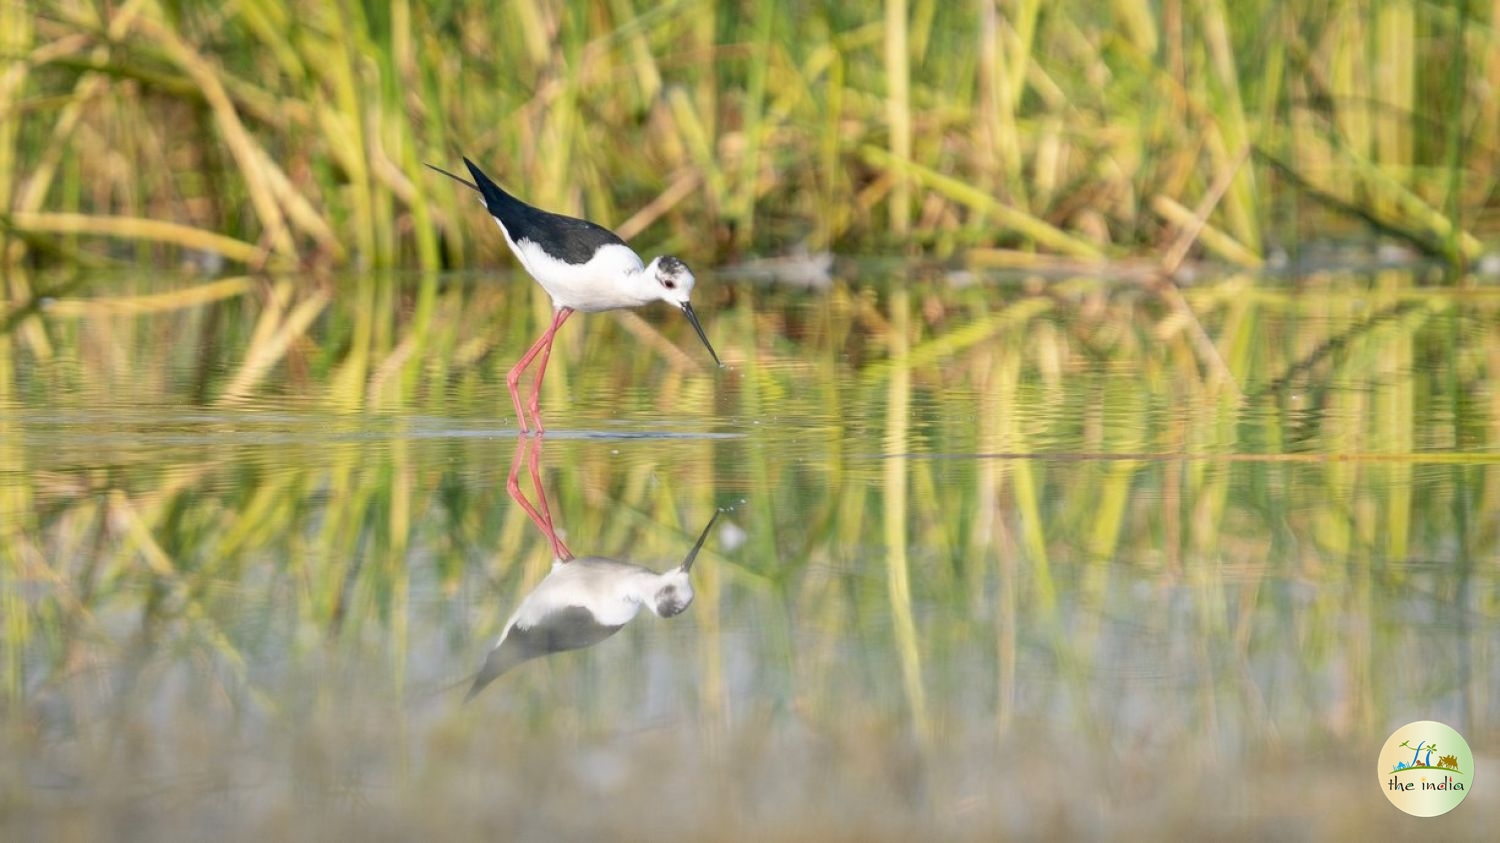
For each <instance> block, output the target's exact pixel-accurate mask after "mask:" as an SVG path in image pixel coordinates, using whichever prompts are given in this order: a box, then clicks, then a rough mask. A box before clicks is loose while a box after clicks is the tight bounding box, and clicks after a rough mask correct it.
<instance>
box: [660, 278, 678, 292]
mask: <svg viewBox="0 0 1500 843" xmlns="http://www.w3.org/2000/svg"><path fill="white" fill-rule="evenodd" d="M661 283H662V286H664V287H666V288H667V289H668V290H675V289H677V282H676V281H673V280H672V279H670V278H669V279H667V280H665V281H663V282H661Z"/></svg>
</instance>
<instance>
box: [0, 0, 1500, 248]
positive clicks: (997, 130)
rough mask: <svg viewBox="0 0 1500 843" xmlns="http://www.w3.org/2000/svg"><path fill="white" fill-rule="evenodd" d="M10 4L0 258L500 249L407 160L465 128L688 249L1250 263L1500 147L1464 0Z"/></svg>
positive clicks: (1429, 191)
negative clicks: (1313, 4) (981, 252)
mask: <svg viewBox="0 0 1500 843" xmlns="http://www.w3.org/2000/svg"><path fill="white" fill-rule="evenodd" d="M1471 7H1472V8H1471ZM3 14H4V15H5V18H4V25H3V26H0V29H3V31H4V32H5V33H6V34H5V36H4V39H3V41H0V65H3V67H4V72H3V73H0V209H3V210H0V227H3V230H4V231H5V232H7V233H9V234H10V235H11V238H12V239H11V241H10V245H9V246H8V247H7V255H8V258H7V260H8V261H11V262H13V261H15V260H18V259H19V258H20V257H21V256H22V255H24V254H25V253H26V252H27V251H35V250H40V251H41V253H42V254H44V255H53V254H59V255H62V256H63V257H64V258H70V257H71V259H77V258H78V256H79V252H80V250H82V254H85V255H92V256H95V257H98V256H100V255H104V256H111V257H123V256H124V255H123V253H121V252H119V251H118V250H116V249H112V248H110V247H109V246H108V245H107V243H106V242H101V241H108V240H110V239H133V240H138V241H141V242H143V243H148V244H154V245H153V246H151V247H150V248H144V247H143V248H141V249H138V250H137V251H136V252H135V253H134V257H135V258H136V259H141V258H144V259H148V260H156V261H173V260H178V259H182V258H183V257H188V258H193V256H194V255H202V254H216V255H220V256H223V257H225V258H227V259H228V260H230V261H232V262H234V263H236V264H239V265H242V266H245V267H248V268H251V269H260V268H275V267H277V266H278V265H281V266H285V265H288V264H292V263H311V264H335V265H342V264H352V265H356V266H382V267H390V266H407V267H422V268H427V269H432V268H436V267H439V266H441V265H448V266H455V265H463V264H468V263H474V262H478V263H489V262H492V261H494V260H495V259H496V256H497V254H498V253H499V251H500V247H499V245H498V239H497V238H495V237H493V236H492V235H493V231H492V230H491V227H490V226H488V225H486V224H485V223H484V221H483V219H482V216H481V212H480V210H479V209H478V208H477V207H476V204H475V203H474V201H473V199H472V197H470V196H467V195H465V193H464V191H463V190H462V189H461V188H456V186H455V185H452V184H448V183H445V182H443V181H442V180H440V179H438V178H436V177H434V176H433V175H432V174H431V173H430V172H427V171H425V170H424V169H423V168H422V167H421V166H420V165H421V163H422V162H424V161H433V162H436V163H441V164H446V165H449V166H454V165H456V163H457V161H458V158H459V156H460V155H461V154H467V155H469V156H471V157H473V158H475V159H476V160H479V161H481V162H483V163H484V164H485V165H486V166H487V167H489V168H490V169H491V170H492V171H493V172H494V173H495V174H496V175H497V176H498V177H499V178H500V179H501V180H502V181H503V182H505V183H507V184H509V185H511V186H512V187H514V188H515V189H516V191H517V192H518V193H520V194H522V195H523V196H526V197H528V198H530V199H532V200H533V201H535V202H537V203H539V204H543V205H545V206H547V207H551V208H556V209H560V210H564V211H570V212H574V213H579V214H584V215H588V216H590V217H592V218H596V219H599V220H602V221H604V222H606V223H608V224H610V225H615V226H622V227H624V228H626V229H628V233H629V234H631V235H632V236H634V237H636V239H639V240H641V241H642V243H643V245H644V246H646V247H647V248H653V247H659V248H663V249H672V250H677V251H681V252H684V253H686V254H687V256H688V257H690V258H692V259H694V260H697V261H699V262H712V261H722V260H726V259H730V258H733V257H735V256H738V255H742V254H746V253H781V252H786V251H788V250H791V249H793V248H796V247H799V246H805V247H807V248H810V249H813V250H820V249H837V250H840V251H858V252H878V251H909V250H912V249H918V250H922V251H928V252H932V253H935V254H940V255H944V254H949V253H952V252H954V251H957V250H963V249H972V248H975V247H981V248H985V249H990V248H1000V249H1003V250H1021V251H1028V252H1030V251H1035V252H1041V253H1046V254H1055V255H1065V256H1072V257H1087V258H1095V259H1097V258H1100V257H1117V258H1118V257H1125V256H1131V255H1151V254H1156V253H1158V252H1159V251H1160V250H1161V249H1163V248H1164V247H1165V246H1166V245H1167V244H1168V243H1172V242H1174V241H1177V240H1179V239H1180V240H1182V248H1184V249H1186V248H1187V247H1188V246H1194V245H1196V249H1195V250H1194V254H1197V255H1204V256H1208V257H1212V258H1214V259H1217V260H1220V261H1224V262H1228V263H1231V264H1237V265H1242V266H1253V265H1255V264H1256V263H1257V262H1258V261H1259V260H1260V258H1261V256H1262V255H1263V254H1264V253H1265V251H1266V249H1267V243H1268V242H1277V243H1282V244H1287V243H1295V242H1297V240H1299V239H1300V238H1302V237H1304V236H1306V235H1308V234H1309V233H1316V234H1320V235H1321V234H1327V233H1329V232H1333V233H1341V232H1344V231H1348V230H1350V227H1351V225H1355V226H1357V225H1366V224H1368V225H1373V226H1374V227H1375V230H1377V231H1378V232H1380V233H1381V234H1382V235H1383V236H1389V237H1393V238H1396V239H1398V240H1401V241H1404V242H1407V243H1410V244H1412V245H1414V246H1415V247H1416V248H1418V249H1420V250H1423V251H1428V252H1431V253H1433V254H1438V255H1447V256H1449V257H1451V258H1452V259H1453V260H1455V261H1466V260H1472V259H1473V258H1475V257H1477V256H1478V254H1479V253H1480V252H1481V250H1482V244H1481V242H1480V240H1479V239H1477V238H1478V237H1479V236H1481V235H1484V234H1487V233H1489V232H1488V228H1487V226H1485V225H1484V224H1483V220H1485V219H1486V218H1487V215H1486V212H1487V211H1488V210H1489V209H1490V207H1491V205H1492V204H1493V199H1492V198H1491V197H1492V196H1493V194H1494V193H1495V191H1494V190H1493V185H1494V178H1495V176H1494V173H1496V172H1500V168H1497V167H1496V166H1494V164H1495V159H1496V156H1497V154H1500V153H1497V152H1496V150H1500V137H1497V133H1500V128H1497V126H1500V120H1495V119H1489V118H1490V117H1492V116H1493V115H1495V114H1496V113H1500V106H1497V105H1496V97H1495V96H1494V95H1493V94H1492V93H1490V91H1491V90H1492V89H1494V88H1496V87H1497V84H1496V81H1497V80H1495V79H1493V78H1490V77H1491V76H1492V75H1493V73H1494V68H1496V67H1500V58H1497V57H1500V41H1497V39H1496V38H1495V35H1494V25H1493V24H1494V22H1493V21H1491V20H1490V19H1489V17H1488V16H1489V15H1490V14H1491V9H1490V7H1488V6H1485V5H1483V4H1476V3H1465V4H1459V5H1458V6H1457V7H1454V6H1451V5H1443V4H1430V3H1420V2H1416V1H1415V0H1365V2H1360V3H1352V4H1342V5H1337V6H1334V7H1329V8H1323V7H1317V8H1315V9H1303V8H1302V7H1300V6H1297V5H1296V4H1287V3H1277V2H1271V0H1260V1H1259V2H1250V3H1223V2H1214V3H1206V4H1184V3H1167V4H1162V5H1161V6H1160V8H1155V7H1153V8H1146V7H1143V6H1140V5H1139V4H1134V3H1121V2H1116V1H1115V0H1086V1H1085V2H1079V3H1070V4H1065V5H1064V6H1062V7H1060V8H1055V9H1046V10H1043V8H1042V4H1038V3H1032V2H1019V3H1009V2H1000V0H975V2H971V3H958V4H951V3H935V2H911V3H906V2H899V3H898V2H892V3H887V4H885V6H884V8H883V10H882V9H878V8H860V7H848V6H845V5H841V4H814V5H813V6H812V7H808V6H807V4H798V3H790V2H785V0H756V2H753V3H750V4H735V3H725V2H723V0H675V2H670V3H666V4H649V3H636V2H632V0H597V2H592V3H586V4H573V3H561V2H550V1H549V0H523V2H517V3H507V4H502V5H501V6H499V7H495V6H494V5H493V4H482V3H473V2H459V3H450V4H441V5H439V6H436V7H433V6H431V5H430V4H413V3H409V2H405V0H398V2H391V3H389V4H354V5H347V4H346V5H343V6H327V5H319V4H307V3H301V2H298V0H247V2H242V3H235V4H232V5H230V6H228V7H224V8H222V9H219V8H208V7H194V6H191V5H177V4H161V3H159V2H156V0H133V2H126V3H122V4H117V5H112V6H110V5H106V6H103V7H101V6H98V5H96V4H87V3H79V2H74V0H31V2H22V3H19V4H16V3H13V4H10V5H8V6H6V8H5V11H4V13H3ZM1252 153H1253V154H1252ZM1186 209H1197V210H1196V211H1194V212H1191V213H1190V212H1188V211H1187V210H1186ZM1184 232H1192V233H1191V235H1190V236H1186V237H1184V236H1183V235H1184ZM193 259H195V260H196V258H193Z"/></svg>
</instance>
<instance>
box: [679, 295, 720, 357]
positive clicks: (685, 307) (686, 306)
mask: <svg viewBox="0 0 1500 843" xmlns="http://www.w3.org/2000/svg"><path fill="white" fill-rule="evenodd" d="M682 312H683V313H686V314H687V318H688V321H689V322H691V323H693V330H695V331H697V332H698V339H700V340H703V347H704V348H706V349H708V356H710V357H712V358H713V359H714V365H715V366H718V367H719V368H720V369H722V368H724V364H723V363H720V362H719V355H717V354H714V347H713V346H712V345H709V344H708V334H705V333H703V326H702V325H699V324H698V314H696V313H694V312H693V304H692V302H683V303H682Z"/></svg>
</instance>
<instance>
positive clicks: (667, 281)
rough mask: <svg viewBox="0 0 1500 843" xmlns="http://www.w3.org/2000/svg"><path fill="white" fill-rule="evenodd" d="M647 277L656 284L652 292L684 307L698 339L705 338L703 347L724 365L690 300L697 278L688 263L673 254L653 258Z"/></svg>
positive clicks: (662, 298) (719, 364) (647, 268)
mask: <svg viewBox="0 0 1500 843" xmlns="http://www.w3.org/2000/svg"><path fill="white" fill-rule="evenodd" d="M646 278H647V279H648V281H647V283H649V284H654V285H655V287H654V288H653V290H652V292H654V293H655V294H656V297H657V298H659V299H661V300H662V301H664V302H670V303H671V304H674V305H676V306H677V307H680V308H682V312H683V314H684V315H685V316H687V318H688V321H689V322H691V323H693V330H695V331H697V332H698V339H700V340H703V347H704V348H707V349H708V354H709V356H710V357H712V358H713V359H714V364H715V365H718V366H723V365H724V364H723V363H720V362H719V355H718V354H716V353H714V347H713V345H711V344H710V343H709V341H708V334H705V333H703V326H702V325H700V324H698V314H696V313H694V312H693V303H692V302H690V301H688V297H689V296H690V295H692V292H693V285H694V284H696V283H697V279H696V278H694V277H693V271H692V270H691V269H688V268H687V264H685V263H683V262H682V261H681V260H679V259H678V258H676V257H674V256H672V255H662V256H660V257H657V258H653V259H652V261H651V263H650V265H648V266H647V267H646Z"/></svg>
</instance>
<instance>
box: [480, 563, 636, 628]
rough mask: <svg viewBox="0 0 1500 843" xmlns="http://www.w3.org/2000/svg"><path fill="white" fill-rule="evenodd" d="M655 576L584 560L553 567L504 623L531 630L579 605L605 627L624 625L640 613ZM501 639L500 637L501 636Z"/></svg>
mask: <svg viewBox="0 0 1500 843" xmlns="http://www.w3.org/2000/svg"><path fill="white" fill-rule="evenodd" d="M656 576H657V575H656V574H655V573H653V572H651V571H649V570H647V569H645V568H641V567H639V566H637V565H630V564H628V563H623V562H616V561H614V560H606V559H594V558H589V557H585V558H583V559H575V560H573V561H571V562H564V563H561V564H559V565H557V566H555V567H554V568H553V569H552V571H551V572H550V573H548V574H547V576H546V577H544V578H543V579H542V581H541V582H540V583H538V584H537V587H536V588H535V589H534V590H533V591H532V592H531V594H529V595H527V596H526V599H525V600H523V601H521V606H520V607H519V608H518V609H516V613H515V615H514V616H513V617H512V618H511V620H510V622H509V623H507V624H506V628H507V629H508V628H509V627H511V626H519V627H521V628H522V629H531V628H534V627H536V626H537V625H538V624H545V623H546V621H547V618H548V617H549V616H551V615H554V614H555V613H556V612H558V611H559V610H561V609H566V608H568V607H570V606H581V607H583V608H585V609H588V610H589V613H590V614H592V615H593V616H594V619H595V620H596V621H598V622H599V623H600V624H603V625H605V626H623V625H624V624H626V623H628V622H630V620H631V619H633V618H634V617H635V616H636V615H637V614H639V613H640V611H641V604H642V594H643V591H644V590H646V589H649V588H650V586H651V585H652V584H653V583H654V582H655V581H656ZM502 638H503V636H502Z"/></svg>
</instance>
